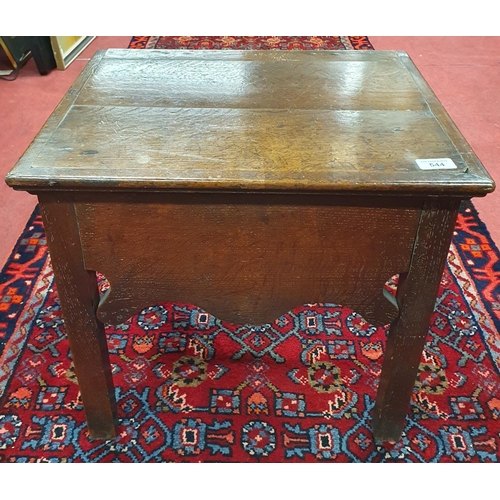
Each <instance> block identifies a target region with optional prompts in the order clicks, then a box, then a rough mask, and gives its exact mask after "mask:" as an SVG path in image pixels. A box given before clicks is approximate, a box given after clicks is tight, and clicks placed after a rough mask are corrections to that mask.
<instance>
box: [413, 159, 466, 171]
mask: <svg viewBox="0 0 500 500" xmlns="http://www.w3.org/2000/svg"><path fill="white" fill-rule="evenodd" d="M415 162H416V163H417V165H418V168H419V169H420V170H450V169H452V168H457V166H456V165H455V164H454V163H453V160H452V159H450V158H430V159H426V160H415Z"/></svg>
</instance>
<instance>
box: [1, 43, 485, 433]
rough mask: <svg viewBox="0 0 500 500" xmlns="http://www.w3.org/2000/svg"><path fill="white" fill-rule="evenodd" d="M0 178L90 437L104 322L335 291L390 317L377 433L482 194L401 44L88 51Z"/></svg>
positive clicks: (264, 305)
mask: <svg viewBox="0 0 500 500" xmlns="http://www.w3.org/2000/svg"><path fill="white" fill-rule="evenodd" d="M419 160H430V161H426V162H420V161H419ZM7 183H8V184H9V185H10V186H12V187H13V188H15V189H20V190H27V191H29V192H31V193H33V194H36V195H37V196H38V199H39V203H40V207H41V210H42V214H43V220H44V224H45V229H46V232H47V236H48V243H49V250H50V255H51V258H52V264H53V268H54V273H55V279H56V282H57V287H58V292H59V296H60V302H61V307H62V311H63V316H64V320H65V324H66V330H67V333H68V338H69V342H70V347H71V351H72V355H73V360H74V365H75V370H76V374H77V377H78V381H79V385H80V389H81V395H82V399H83V403H84V407H85V412H86V416H87V420H88V426H89V430H90V434H91V436H92V437H95V438H112V437H113V436H115V421H116V409H115V402H114V390H113V383H112V377H111V372H110V364H109V358H108V350H107V345H106V337H105V334H104V329H103V323H102V322H106V323H113V324H119V323H121V322H124V321H125V320H126V319H127V318H129V317H130V316H131V315H132V314H134V313H135V312H137V311H138V310H140V309H142V308H144V307H146V306H148V305H153V304H155V303H158V302H163V301H179V302H188V303H193V304H196V305H197V306H199V307H201V308H203V309H205V310H206V311H208V312H210V313H212V314H214V315H215V316H217V317H218V318H220V319H222V320H228V321H230V322H233V323H238V324H246V323H250V324H261V323H267V322H272V321H273V320H274V319H276V318H278V317H279V316H280V315H281V314H283V313H285V312H286V311H288V310H290V309H292V308H293V307H296V306H298V305H301V304H303V303H310V302H335V303H338V304H342V305H344V306H347V307H349V308H352V309H354V310H355V311H357V312H358V313H360V314H361V315H363V316H364V317H365V319H367V320H369V321H370V322H372V323H374V324H377V325H380V324H388V323H391V326H390V333H389V338H388V344H387V350H386V353H385V357H384V364H383V369H382V375H381V379H380V384H379V388H378V394H377V401H376V406H375V410H374V414H373V431H374V435H375V437H376V439H377V440H378V441H381V442H394V441H397V440H398V439H399V438H400V435H401V432H402V429H403V427H404V423H405V417H406V413H407V411H408V405H409V400H410V396H411V393H412V389H413V386H414V382H415V378H416V374H417V370H418V366H419V361H420V357H421V353H422V349H423V346H424V342H425V338H426V334H427V330H428V326H429V319H430V316H431V313H432V311H433V307H434V303H435V299H436V294H437V290H438V285H439V282H440V278H441V276H442V272H443V266H444V263H445V259H446V255H447V252H448V248H449V244H450V239H451V236H452V231H453V228H454V224H455V220H456V215H457V211H458V207H459V204H460V201H461V200H463V199H467V198H470V197H472V196H483V195H485V194H486V193H488V192H491V191H492V190H493V189H494V184H493V181H492V180H491V178H490V177H489V176H488V174H487V173H486V171H485V170H484V168H483V167H482V165H481V164H480V162H479V161H478V159H477V158H476V156H475V155H474V153H473V152H472V150H471V148H470V147H469V146H468V144H467V143H466V141H465V140H464V138H463V137H462V135H461V134H460V132H459V131H458V130H457V128H456V127H455V125H454V124H453V123H452V121H451V119H450V118H449V116H448V115H447V114H446V112H445V110H444V109H443V107H442V106H441V104H440V103H439V101H438V100H437V98H436V97H435V95H434V94H433V93H432V91H431V90H430V89H429V87H428V86H427V84H426V83H425V81H424V80H423V79H422V77H421V75H420V74H419V73H418V71H417V70H416V68H415V66H414V65H413V63H412V62H411V60H410V59H409V58H408V56H407V55H406V54H405V53H403V52H377V51H366V52H365V51H185V50H179V51H175V50H174V51H160V50H155V51H147V50H145V51H134V50H108V51H105V52H99V53H97V54H96V56H95V57H94V58H93V59H92V61H91V62H90V63H89V64H88V66H87V67H86V69H85V70H84V71H83V73H82V74H81V76H80V77H79V78H78V80H77V81H76V83H75V84H74V85H73V87H72V88H71V89H70V90H69V91H68V93H67V95H66V96H65V97H64V99H63V100H62V102H61V104H60V105H59V106H58V107H57V109H56V110H55V111H54V113H53V114H52V116H51V117H50V118H49V119H48V121H47V123H46V124H45V126H44V127H43V129H42V130H41V131H40V133H39V134H38V136H37V138H36V139H35V141H34V142H33V143H32V145H31V146H30V147H29V149H28V150H27V152H26V153H25V154H24V156H23V157H22V158H21V160H20V161H19V163H18V164H17V165H16V167H15V168H14V169H13V170H12V171H11V172H10V174H9V175H8V177H7ZM95 271H99V272H101V273H103V274H104V275H105V276H106V278H107V279H108V280H109V282H110V285H111V288H110V291H108V293H107V294H106V296H105V297H104V298H103V299H101V300H100V299H99V294H98V289H97V285H96V277H95ZM396 274H399V275H400V280H399V286H398V290H397V300H396V299H394V298H393V297H391V296H389V297H386V296H384V294H383V288H384V283H385V282H386V281H387V280H388V279H389V278H390V277H391V276H393V275H396ZM391 298H392V300H391Z"/></svg>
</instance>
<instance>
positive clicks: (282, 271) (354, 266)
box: [76, 194, 422, 324]
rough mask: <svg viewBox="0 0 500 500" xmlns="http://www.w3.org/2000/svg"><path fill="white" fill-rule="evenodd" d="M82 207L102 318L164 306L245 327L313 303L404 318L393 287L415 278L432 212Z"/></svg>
mask: <svg viewBox="0 0 500 500" xmlns="http://www.w3.org/2000/svg"><path fill="white" fill-rule="evenodd" d="M106 198H107V199H106V200H105V201H97V200H93V199H91V198H88V199H87V200H82V199H81V198H79V201H78V202H77V203H76V212H77V215H78V224H79V228H80V234H81V238H82V249H83V255H84V260H85V266H86V268H87V269H89V270H95V271H99V272H101V273H102V274H104V276H105V277H106V278H107V279H108V280H109V282H110V290H109V293H108V295H107V296H106V297H105V299H104V301H103V303H102V304H101V305H100V307H99V310H98V316H99V317H100V319H101V320H102V321H104V322H106V323H121V322H123V321H125V320H126V319H127V318H128V317H130V316H131V315H132V314H134V313H135V312H137V311H138V310H140V309H142V308H144V307H146V306H149V305H152V304H155V303H158V302H168V301H172V302H188V303H191V304H195V305H197V306H199V307H201V308H202V309H204V310H206V311H207V312H209V313H211V314H213V315H214V316H216V317H218V318H219V319H221V320H225V321H228V322H230V323H234V324H264V323H270V322H272V321H274V320H275V319H277V318H278V317H280V316H281V315H282V314H284V313H286V312H287V311H289V310H291V309H293V308H294V307H297V306H300V305H302V304H305V303H311V302H330V303H331V302H334V303H337V304H342V305H345V306H347V307H350V308H352V309H354V310H355V311H357V312H359V313H360V314H362V315H363V316H364V317H365V318H366V319H367V320H369V321H370V322H373V323H378V324H387V323H389V322H390V321H392V320H393V319H394V318H395V317H396V315H397V309H396V307H395V306H394V304H391V302H389V301H387V300H386V299H384V297H383V288H384V283H385V282H386V281H387V280H388V279H389V278H391V276H393V275H395V274H397V273H402V272H406V271H407V270H408V268H409V263H410V259H411V252H412V249H413V243H414V239H415V233H416V228H417V225H418V221H419V217H420V209H421V203H422V202H421V201H418V200H411V199H400V200H392V204H391V200H389V201H387V199H383V198H381V197H373V199H366V198H365V199H363V198H361V197H348V196H319V195H318V196H304V195H302V196H299V195H295V196H294V195H278V194H270V195H257V194H203V195H201V194H171V195H164V196H156V195H153V194H147V195H140V194H138V195H127V196H118V195H114V196H113V197H112V198H108V197H106Z"/></svg>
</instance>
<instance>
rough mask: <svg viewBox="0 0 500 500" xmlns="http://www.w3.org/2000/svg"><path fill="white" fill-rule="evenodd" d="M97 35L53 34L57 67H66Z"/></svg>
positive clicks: (52, 40)
mask: <svg viewBox="0 0 500 500" xmlns="http://www.w3.org/2000/svg"><path fill="white" fill-rule="evenodd" d="M94 38H95V36H51V37H50V42H51V43H52V49H53V51H54V57H55V59H56V64H57V69H66V68H67V67H68V66H69V65H70V64H71V63H72V62H73V61H74V60H75V59H76V58H77V57H78V55H79V54H81V53H82V51H83V50H84V49H85V48H86V47H87V46H88V45H89V43H90V42H91V41H92V40H93V39H94Z"/></svg>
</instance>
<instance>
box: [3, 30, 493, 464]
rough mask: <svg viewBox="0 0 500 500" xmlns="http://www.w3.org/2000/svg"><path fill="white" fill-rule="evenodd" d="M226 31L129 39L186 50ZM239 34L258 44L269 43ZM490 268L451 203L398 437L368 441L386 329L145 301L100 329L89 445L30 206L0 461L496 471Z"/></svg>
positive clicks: (482, 242)
mask: <svg viewBox="0 0 500 500" xmlns="http://www.w3.org/2000/svg"><path fill="white" fill-rule="evenodd" d="M230 38H231V39H233V40H234V37H220V38H219V37H134V39H133V40H132V44H133V45H135V46H138V45H139V44H143V45H144V46H145V47H150V46H155V47H169V48H171V47H175V46H177V47H179V48H180V46H182V47H186V48H191V47H192V45H191V44H194V45H196V46H197V48H201V47H206V46H207V45H206V44H210V43H213V44H215V45H214V46H216V44H219V43H221V44H228V43H229V42H228V41H227V39H230ZM243 38H244V40H251V44H253V45H251V47H252V48H253V47H254V46H255V45H258V44H259V43H260V44H262V46H261V47H264V46H265V45H266V44H267V45H266V46H265V48H268V45H269V44H270V43H271V42H270V41H269V40H270V39H275V38H277V37H264V38H258V37H243ZM353 38H356V39H357V40H358V41H359V43H360V46H361V47H363V48H370V47H369V41H368V39H366V38H365V37H287V38H283V39H281V40H282V42H278V45H280V43H282V45H281V46H280V47H282V48H304V46H299V45H300V43H303V44H308V43H312V42H311V39H315V40H316V39H321V40H323V39H325V40H324V43H325V44H326V45H327V48H332V46H333V45H335V44H337V43H340V42H342V43H344V42H343V40H345V39H348V40H349V43H352V39H353ZM326 39H328V40H326ZM152 40H153V41H152ZM222 40H226V41H224V42H223V41H222ZM244 40H243V39H240V40H239V41H231V42H230V43H231V44H238V43H239V44H240V45H241V44H242V43H243V41H244ZM248 43H249V44H250V42H248ZM273 43H274V42H273ZM318 43H319V42H318ZM182 44H185V45H182ZM297 44H299V45H297ZM226 47H227V45H226ZM305 47H306V48H307V47H308V46H305ZM238 48H241V47H240V46H239V47H238ZM247 48H248V47H247ZM345 48H353V47H352V46H351V47H345ZM499 260H500V254H499V252H498V250H497V249H496V248H495V246H494V244H493V242H492V241H491V239H490V237H489V235H488V232H487V230H486V228H485V226H484V224H483V223H482V222H481V221H480V220H479V218H478V215H477V213H476V211H475V209H474V207H473V206H472V204H470V203H469V204H464V205H463V206H462V209H461V211H460V215H459V219H458V222H457V226H456V231H455V234H454V238H453V243H452V245H451V247H450V253H449V256H448V261H447V265H446V269H445V272H444V275H443V279H442V282H441V288H440V291H439V297H438V300H437V302H436V308H435V312H434V315H433V318H432V321H431V325H430V328H429V337H428V342H427V344H426V348H425V352H424V353H423V355H422V361H421V366H420V368H421V371H420V375H419V377H418V380H417V384H416V387H415V391H414V394H413V400H412V405H411V409H410V413H409V415H408V418H407V424H406V428H405V430H404V434H403V438H402V439H401V441H400V442H399V443H398V444H397V445H396V446H395V447H394V448H392V449H384V448H382V447H380V446H377V445H375V443H374V442H373V439H372V432H371V411H372V409H373V405H374V399H375V395H376V388H377V384H378V377H379V374H380V368H381V363H382V359H383V352H384V346H385V340H386V330H385V329H384V328H375V327H373V326H371V325H369V324H367V323H366V322H365V321H363V319H362V318H361V317H360V316H359V315H357V314H356V313H355V312H353V311H351V310H348V309H345V308H342V307H339V306H335V305H333V304H309V305H304V306H302V307H298V308H296V309H294V310H293V311H290V312H289V313H287V314H285V315H284V316H282V317H281V318H278V319H277V320H276V321H275V322H274V323H273V324H270V325H262V326H254V327H250V326H245V327H239V328H237V327H234V326H232V325H229V324H226V323H223V322H221V321H219V320H218V319H216V318H214V317H213V316H211V315H210V314H208V313H207V312H205V311H202V310H199V309H198V308H196V307H194V306H192V305H188V304H178V303H175V304H174V303H168V304H157V305H152V306H151V307H149V308H147V309H145V310H143V311H141V312H140V313H139V314H137V315H135V316H134V317H133V318H131V319H130V320H129V321H128V322H127V323H126V324H123V325H119V326H118V327H107V333H108V344H109V349H110V353H111V362H112V366H113V373H114V381H115V385H116V397H117V401H118V412H119V417H120V424H119V438H118V439H116V440H112V441H106V442H103V441H92V440H89V439H88V436H87V430H86V423H85V417H84V414H83V409H82V405H81V401H80V399H79V392H78V386H77V384H76V380H75V376H74V372H73V369H72V365H71V356H70V353H69V347H68V343H67V340H66V336H65V332H64V324H63V321H62V319H61V315H60V309H59V304H58V298H57V289H56V287H55V285H54V282H53V275H52V270H51V267H50V260H49V258H48V253H47V247H46V241H45V239H44V232H43V226H42V222H41V219H40V216H39V215H38V212H37V211H35V213H34V214H33V217H32V219H31V220H30V221H29V223H28V226H27V227H26V230H25V231H24V233H23V235H22V236H21V237H20V239H19V241H18V243H17V245H16V247H15V249H14V251H13V253H12V256H11V258H10V259H9V261H8V262H7V264H6V266H5V268H4V269H3V271H2V274H1V275H0V462H40V461H42V462H168V461H174V462H183V461H186V462H191V461H196V462H198V461H203V462H254V461H261V462H297V461H298V462H321V461H335V462H453V461H456V462H496V461H498V457H499V450H500V334H499V330H500V263H499ZM105 287H106V282H104V281H101V288H102V289H104V288H105Z"/></svg>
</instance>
